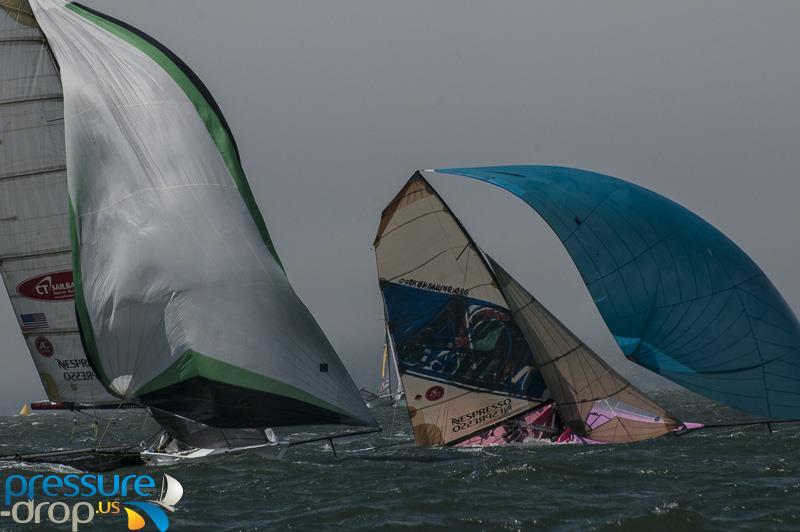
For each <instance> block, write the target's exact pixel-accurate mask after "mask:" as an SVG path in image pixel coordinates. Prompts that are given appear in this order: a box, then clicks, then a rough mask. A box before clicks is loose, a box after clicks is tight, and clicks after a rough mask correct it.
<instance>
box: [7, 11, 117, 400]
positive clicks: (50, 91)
mask: <svg viewBox="0 0 800 532" xmlns="http://www.w3.org/2000/svg"><path fill="white" fill-rule="evenodd" d="M63 117H64V104H63V96H62V90H61V80H60V78H59V73H58V70H57V67H56V64H55V62H54V60H53V57H52V55H51V51H50V49H49V47H48V45H47V42H46V41H45V39H44V36H43V35H42V32H41V31H40V29H39V26H38V25H37V23H36V20H35V19H34V17H33V13H32V12H31V9H30V6H29V5H28V2H27V1H26V0H0V274H2V278H3V281H4V283H5V286H6V288H7V290H8V294H9V296H10V297H11V304H12V306H13V308H14V312H15V314H16V315H17V319H18V320H19V326H20V328H21V330H22V334H23V336H24V337H25V341H26V342H27V344H28V348H29V350H30V353H31V356H32V357H33V361H34V364H35V365H36V369H37V371H38V373H39V377H40V378H41V381H42V384H43V385H44V389H45V392H46V394H47V398H48V399H49V400H50V401H52V402H53V403H68V404H70V405H73V406H74V405H81V406H90V405H101V404H108V403H114V404H117V403H119V402H120V401H119V399H118V398H116V397H114V396H112V395H110V394H108V393H107V392H106V390H105V388H104V387H103V385H102V384H101V383H100V381H99V380H98V378H97V375H96V374H95V372H94V370H93V369H92V367H91V366H90V364H89V362H88V360H87V359H86V354H85V353H84V349H83V346H82V345H81V337H80V334H79V330H78V322H77V319H76V316H75V304H74V286H73V278H72V277H73V275H72V258H71V252H70V238H69V230H68V229H69V219H68V209H67V171H66V154H65V151H64V121H63Z"/></svg>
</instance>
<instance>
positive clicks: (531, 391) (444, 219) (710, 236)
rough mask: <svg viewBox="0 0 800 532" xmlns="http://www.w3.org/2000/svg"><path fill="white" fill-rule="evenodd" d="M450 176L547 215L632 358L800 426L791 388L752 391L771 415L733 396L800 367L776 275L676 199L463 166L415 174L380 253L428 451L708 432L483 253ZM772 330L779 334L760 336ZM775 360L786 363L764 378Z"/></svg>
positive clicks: (618, 183)
mask: <svg viewBox="0 0 800 532" xmlns="http://www.w3.org/2000/svg"><path fill="white" fill-rule="evenodd" d="M437 172H438V173H442V174H455V175H462V176H466V177H472V178H476V179H482V180H485V181H487V182H489V183H492V184H495V185H498V186H501V187H503V188H506V189H507V190H509V191H511V192H512V193H514V194H515V195H517V196H519V197H521V198H522V199H523V200H525V201H526V202H527V203H528V204H529V205H531V206H532V207H534V208H535V209H536V210H537V212H538V213H539V214H540V215H541V216H542V217H543V218H544V219H545V221H547V222H548V223H549V224H550V225H551V227H553V228H554V230H556V233H557V235H558V236H559V238H561V240H562V242H564V244H565V246H567V248H568V251H569V252H570V254H571V256H572V258H573V260H575V262H576V265H577V266H578V269H579V271H580V273H581V275H582V276H583V278H584V281H585V282H586V284H587V286H588V287H589V289H590V292H591V294H592V297H593V300H594V301H595V303H596V304H597V305H598V308H599V309H600V310H601V314H602V315H603V317H604V319H605V320H606V323H607V324H608V325H609V328H610V329H611V330H612V333H613V334H614V335H615V338H617V341H618V343H619V345H620V346H621V347H622V348H623V351H624V352H625V353H626V354H627V355H628V356H629V358H630V359H631V360H633V361H638V362H639V363H642V361H646V362H647V363H646V364H642V365H645V367H648V368H649V369H653V370H654V371H657V372H659V373H661V374H663V375H665V376H667V377H670V375H672V377H670V378H673V380H675V381H676V382H679V383H680V384H683V385H684V386H686V387H688V388H690V389H694V390H695V391H697V392H698V393H701V394H704V395H706V396H707V397H710V398H712V399H716V400H720V401H723V402H726V403H727V404H729V405H731V406H736V407H739V408H741V409H743V410H745V411H748V412H751V413H755V414H762V415H768V416H770V419H775V418H776V417H779V416H778V415H776V414H777V412H778V409H779V408H781V410H780V414H781V415H782V417H783V418H784V419H785V418H793V419H797V417H796V415H795V412H794V411H793V410H791V409H786V407H787V401H788V399H787V398H788V396H787V395H783V394H781V395H778V394H777V392H779V391H780V392H782V393H788V392H790V391H791V390H792V386H793V385H789V383H788V381H787V382H778V381H777V380H776V379H774V378H772V379H771V380H772V382H771V387H772V389H771V390H768V391H769V392H771V393H764V390H765V388H763V387H761V388H759V387H757V386H756V387H753V388H752V389H741V388H740V390H741V391H740V392H739V393H738V394H736V395H738V396H741V395H742V394H748V395H749V396H750V398H751V399H757V398H759V395H760V396H761V397H763V399H764V401H765V402H767V403H768V404H770V403H771V404H770V406H769V408H767V409H766V410H764V409H762V408H758V406H759V402H758V401H756V402H755V403H754V404H750V403H749V402H742V401H739V400H737V399H736V397H735V396H734V394H732V393H731V392H732V390H733V388H732V387H731V386H730V384H732V383H733V382H734V381H739V382H740V385H741V386H747V385H748V382H747V380H745V379H743V377H746V375H747V374H748V372H751V371H752V370H753V369H756V368H757V370H758V371H761V372H763V373H764V380H762V381H761V383H762V384H763V383H767V382H770V380H769V378H768V377H767V375H768V374H769V370H768V369H767V368H768V366H769V365H771V364H775V367H780V368H784V367H785V365H786V364H788V365H791V364H794V363H795V357H796V356H797V349H796V347H795V346H797V345H798V344H797V338H798V336H797V332H796V331H797V328H796V324H797V321H796V319H795V318H794V316H793V314H792V313H791V311H790V310H789V309H788V306H787V305H786V304H785V302H783V300H782V299H781V298H780V296H779V294H778V293H777V290H775V289H774V287H772V285H771V283H769V281H768V280H767V279H766V277H765V276H764V274H763V272H761V271H760V270H758V268H757V267H756V266H755V264H754V263H752V261H751V260H750V259H749V257H747V256H746V255H745V254H744V253H743V252H741V250H739V249H738V247H736V246H735V244H733V243H732V242H730V241H729V240H728V239H727V238H725V237H724V236H722V235H721V233H719V232H718V231H717V230H716V229H714V228H713V227H711V226H710V225H708V224H707V223H706V222H704V221H702V220H701V219H700V218H699V217H697V216H696V215H694V214H692V213H690V212H689V211H687V210H686V209H684V208H683V207H680V206H678V205H677V204H675V203H673V202H671V201H669V200H667V199H666V198H663V197H662V196H658V195H657V194H655V193H653V192H650V191H646V190H645V189H642V188H641V187H636V186H635V185H631V184H630V183H627V182H624V181H622V180H617V179H615V178H611V177H608V176H601V175H599V174H594V173H591V172H583V171H579V170H573V169H563V168H553V167H500V168H478V169H475V168H468V169H447V170H436V171H426V172H416V173H415V174H414V176H412V178H411V180H410V181H409V182H408V183H407V184H406V186H405V187H404V188H403V189H402V190H401V191H400V193H399V194H398V195H397V196H396V197H395V198H394V200H393V201H392V202H391V203H390V204H389V206H388V207H387V208H386V209H385V210H384V212H383V215H382V218H381V224H380V228H379V230H378V236H377V238H376V242H375V250H376V255H377V257H378V272H379V277H380V284H381V291H382V294H383V297H384V301H385V303H386V308H387V309H388V311H389V326H390V331H391V333H392V335H393V337H394V340H395V343H396V345H398V360H399V363H400V370H401V375H402V378H403V380H404V382H405V384H406V390H408V397H409V416H410V419H411V423H412V426H413V427H414V431H415V439H416V441H417V444H419V445H455V446H459V445H504V444H508V443H519V442H526V441H530V440H535V439H544V440H549V441H553V442H557V443H622V442H632V441H640V440H646V439H651V438H655V437H659V436H664V435H667V434H685V433H687V432H689V431H693V430H698V429H701V428H704V425H702V424H699V423H685V422H681V421H679V420H677V419H676V418H675V416H673V415H671V414H669V412H667V411H666V410H665V409H663V408H662V407H660V406H659V405H657V404H656V403H655V402H654V401H653V400H652V399H650V398H649V397H647V396H646V395H645V394H644V393H643V392H641V391H640V390H637V389H636V388H635V387H634V386H633V385H631V383H629V382H628V381H627V380H625V379H624V378H623V377H622V376H621V375H619V374H618V373H616V372H615V371H614V370H613V369H612V368H611V367H609V366H608V365H607V364H606V363H605V362H604V361H603V360H602V358H601V357H599V356H598V355H597V354H596V353H594V352H592V351H591V349H590V348H589V347H588V346H586V345H585V344H584V343H583V342H582V341H581V340H580V339H579V338H577V336H575V335H574V334H573V333H572V332H571V331H569V329H568V328H567V327H566V326H564V325H563V324H562V323H561V322H560V321H559V320H558V319H557V318H556V317H555V316H554V315H553V314H552V313H550V312H549V311H548V310H547V309H546V308H545V307H544V306H543V305H542V304H541V303H540V302H539V301H537V300H536V299H535V298H534V297H533V296H532V295H531V294H530V293H529V292H528V291H527V290H526V289H525V288H524V287H523V286H522V285H521V284H520V283H518V282H517V281H516V280H515V279H514V278H513V277H512V276H511V275H510V274H509V273H508V272H507V271H506V270H505V269H503V268H502V267H501V266H500V265H499V264H498V263H497V262H496V261H495V260H494V259H492V258H491V257H488V256H486V255H485V254H484V253H483V252H482V251H480V250H479V249H478V248H477V246H476V245H475V243H474V242H473V241H472V239H471V238H470V237H469V235H468V234H467V232H466V230H465V229H464V227H463V226H462V225H461V224H460V222H459V221H458V219H457V218H456V217H455V215H454V214H453V213H452V211H450V209H449V208H448V207H447V206H446V205H445V203H444V201H443V200H442V199H441V197H439V195H438V194H437V193H436V192H435V191H434V190H433V188H432V187H431V185H430V183H429V181H428V178H430V177H431V176H432V175H434V174H435V173H437ZM584 231H586V232H584ZM626 231H627V233H626ZM631 235H638V236H639V237H640V238H641V240H640V241H636V240H635V238H633V237H631ZM627 238H631V239H632V241H631V242H627ZM676 242H680V244H681V246H683V247H682V248H680V247H677V246H676V245H675V244H676ZM615 245H616V247H615ZM631 250H634V252H632V251H631ZM668 250H671V251H672V252H673V255H670V254H669V253H668V252H667V251H668ZM696 250H699V252H698V251H696ZM625 251H628V253H629V255H628V257H627V258H628V260H627V261H625V260H623V258H624V257H621V256H620V255H621V254H623V253H624V252H625ZM680 253H684V255H683V256H681V255H680ZM676 257H677V258H676ZM692 262H694V264H692ZM703 263H705V265H704V266H703V267H701V266H702V264H703ZM590 267H591V268H593V269H590ZM620 272H624V275H620ZM710 273H714V274H715V275H714V276H712V275H709V274H710ZM615 274H616V275H615ZM734 276H735V277H734ZM678 287H681V288H683V292H680V291H678V292H677V293H676V292H675V291H674V290H675V289H676V288H678ZM667 288H668V289H669V290H667ZM689 288H691V290H690V289H689ZM739 290H741V291H743V292H744V293H743V294H741V295H740V296H739V297H738V298H736V299H735V301H737V302H739V301H741V302H742V303H740V305H741V306H740V307H738V308H733V309H726V308H725V307H726V305H730V303H731V300H732V297H731V294H729V293H728V294H726V293H725V292H726V291H728V292H730V291H739ZM748 294H749V295H748ZM636 296H639V299H638V300H637V299H636ZM745 302H746V303H745ZM634 303H638V305H639V306H638V307H636V305H635V304H634ZM747 303H749V305H748V304H747ZM632 307H634V308H632ZM742 307H744V310H743V311H742ZM632 310H636V311H638V312H631V311H632ZM742 316H747V318H748V319H747V320H743V319H741V318H742ZM762 321H763V322H766V323H769V324H771V327H766V326H763V325H757V326H756V327H753V326H752V324H753V323H756V324H759V323H761V322H762ZM637 327H638V329H637ZM772 327H780V331H778V330H776V329H774V328H772ZM637 333H638V334H639V336H638V338H639V340H636V336H635V334H637ZM740 333H745V334H744V335H743V334H740ZM737 342H743V343H737ZM759 342H760V343H762V345H761V346H758V344H759ZM756 346H758V347H756ZM725 348H727V350H726V349H725ZM759 353H770V354H771V355H772V356H771V357H770V358H767V359H763V358H762V359H760V362H761V363H760V364H757V365H755V368H754V367H753V363H752V356H754V355H758V354H759ZM748 354H749V355H750V357H751V359H750V360H748V359H747V358H746V357H747V355H748ZM669 357H671V358H669ZM677 360H679V361H680V362H681V364H680V365H677V364H676V363H675V362H676V361H677ZM655 361H657V363H656V362H655ZM668 362H670V363H669V364H668ZM731 373H732V374H733V375H730V374H731ZM676 374H677V375H676ZM678 376H680V378H678ZM786 377H787V378H789V379H791V378H792V373H791V370H790V371H788V372H787V374H786ZM520 383H525V384H524V385H522V386H521V385H520ZM690 384H694V386H691V385H690ZM779 385H780V386H783V388H782V389H780V390H778V389H776V388H777V387H778V386H779ZM794 389H795V390H796V387H795V388H794ZM723 391H724V392H725V393H722V392H723ZM795 393H796V392H795ZM523 400H524V401H527V402H523ZM766 422H767V421H764V420H757V421H754V422H753V423H766Z"/></svg>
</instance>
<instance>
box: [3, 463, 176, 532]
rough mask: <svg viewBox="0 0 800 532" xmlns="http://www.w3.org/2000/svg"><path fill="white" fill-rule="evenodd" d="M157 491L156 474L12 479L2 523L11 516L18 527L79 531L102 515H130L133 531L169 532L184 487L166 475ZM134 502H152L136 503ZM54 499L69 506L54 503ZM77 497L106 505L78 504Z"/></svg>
mask: <svg viewBox="0 0 800 532" xmlns="http://www.w3.org/2000/svg"><path fill="white" fill-rule="evenodd" d="M156 486H157V484H156V480H155V479H154V478H153V477H152V476H151V475H136V474H131V475H124V476H122V475H118V474H114V475H104V474H92V473H85V474H67V475H55V474H52V475H41V474H39V475H33V476H31V477H30V478H28V477H25V476H22V475H9V476H8V477H6V479H5V482H4V488H5V490H4V494H3V497H4V502H5V508H3V509H2V510H0V518H6V517H10V518H11V519H12V520H13V521H14V523H16V524H34V525H41V524H45V526H46V527H47V528H48V529H52V527H51V526H47V525H48V524H50V525H64V527H65V528H71V530H72V531H73V532H77V531H78V530H79V528H80V526H81V525H86V524H89V523H92V522H93V521H94V520H95V518H96V517H97V516H102V515H120V514H122V512H123V511H124V512H125V515H126V518H127V528H128V530H143V529H145V527H147V529H148V530H151V529H153V528H155V529H157V530H158V531H159V532H166V531H167V530H169V513H172V512H174V511H175V505H177V504H178V502H179V501H180V500H181V498H183V486H182V485H181V483H180V482H178V481H177V480H176V479H175V478H174V477H172V476H170V475H167V474H164V475H163V479H162V482H161V488H160V490H157V487H156ZM133 497H140V498H144V499H148V500H130V498H133ZM52 498H59V499H65V500H66V501H67V502H65V501H64V500H58V501H52V500H48V499H52ZM75 498H84V499H86V498H89V499H92V498H100V500H98V501H97V502H90V501H87V500H81V501H78V502H75V500H74V499H75ZM43 499H44V500H43ZM0 522H1V521H0ZM48 522H49V523H48Z"/></svg>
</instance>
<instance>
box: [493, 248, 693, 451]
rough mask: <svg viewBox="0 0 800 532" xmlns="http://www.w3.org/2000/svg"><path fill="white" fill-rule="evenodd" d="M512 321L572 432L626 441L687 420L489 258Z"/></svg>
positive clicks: (589, 437) (668, 429)
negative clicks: (630, 377) (605, 357)
mask: <svg viewBox="0 0 800 532" xmlns="http://www.w3.org/2000/svg"><path fill="white" fill-rule="evenodd" d="M489 261H490V264H491V266H492V270H493V271H494V273H495V275H496V277H497V281H498V283H499V285H500V289H501V290H502V292H503V295H505V296H506V299H507V300H508V302H509V305H510V307H511V312H512V313H513V315H514V320H515V321H516V322H517V324H518V325H519V326H520V328H521V329H522V333H523V334H524V335H525V339H526V340H527V341H528V345H530V346H531V351H532V352H533V358H534V361H535V362H536V366H537V368H538V370H539V371H540V372H541V373H542V377H543V378H544V381H545V382H546V383H547V385H548V387H549V388H550V391H551V392H552V394H553V400H554V401H555V404H556V407H557V408H558V413H559V414H560V415H561V420H562V422H563V423H564V425H565V427H566V430H567V433H566V434H563V435H562V436H561V437H560V438H559V439H560V440H567V439H568V437H572V436H573V435H574V438H576V439H586V440H588V441H591V442H600V443H628V442H634V441H640V440H648V439H651V438H657V437H659V436H663V435H665V434H667V433H669V432H672V431H674V430H675V429H678V428H681V427H682V426H683V425H682V423H680V422H679V421H678V420H676V419H675V418H674V417H672V416H671V415H670V414H669V413H667V411H666V410H664V409H663V408H662V407H660V406H659V405H657V404H656V403H655V402H654V401H653V400H652V399H650V398H649V397H647V396H646V395H645V394H644V393H642V392H641V391H639V390H637V389H636V388H635V387H634V386H633V385H632V384H631V383H630V382H628V381H627V380H626V379H625V378H624V377H622V375H620V374H619V373H617V372H616V371H614V370H613V369H612V368H611V366H609V365H608V364H607V363H606V362H605V361H604V360H603V359H602V358H600V357H599V356H598V355H597V354H596V353H594V351H592V350H591V349H590V348H589V347H588V346H587V345H586V344H584V343H583V342H582V341H581V340H580V339H579V338H578V337H577V336H575V334H573V333H572V331H570V330H569V329H568V328H567V327H566V326H565V325H564V324H563V323H561V322H560V321H559V320H558V318H556V317H555V316H553V314H551V313H550V311H548V310H547V309H546V308H545V307H544V306H543V305H542V304H541V303H540V302H539V301H537V300H536V299H535V298H534V297H533V296H532V295H531V294H530V293H528V291H527V290H525V288H523V287H522V285H520V284H519V283H518V282H517V281H516V280H515V279H514V278H513V277H511V275H509V274H508V272H506V271H505V270H504V269H503V268H502V267H501V266H500V265H499V264H497V262H495V261H494V260H492V259H491V258H490V259H489Z"/></svg>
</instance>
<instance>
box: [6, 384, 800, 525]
mask: <svg viewBox="0 0 800 532" xmlns="http://www.w3.org/2000/svg"><path fill="white" fill-rule="evenodd" d="M658 400H659V401H660V402H661V403H662V404H664V405H665V406H667V407H668V408H670V409H671V410H672V411H673V413H675V414H676V415H679V416H683V418H685V419H687V420H697V421H705V422H721V421H730V420H731V419H732V418H734V417H738V418H739V419H741V418H742V416H741V415H738V416H737V415H736V414H735V413H732V412H731V411H728V410H725V409H721V408H719V407H716V406H714V405H712V404H710V403H708V402H707V401H705V400H703V399H699V398H697V397H696V396H689V395H688V394H686V393H670V394H666V395H664V394H662V395H661V396H658ZM376 413H377V416H378V417H379V419H380V421H381V424H382V425H383V426H384V427H385V429H386V430H385V431H384V433H382V434H379V435H368V436H361V437H356V438H353V439H351V440H340V441H339V442H338V443H337V445H336V450H337V452H338V458H337V457H335V456H334V454H333V452H332V450H331V449H330V447H329V446H328V445H327V444H326V443H315V444H310V445H306V446H298V447H293V448H291V449H290V452H289V454H288V455H287V457H286V459H285V460H284V461H280V462H275V461H267V460H264V459H261V458H258V457H254V456H235V457H228V458H224V459H220V460H216V461H214V462H210V463H196V464H191V465H180V466H174V467H169V468H155V467H148V468H140V469H139V470H140V471H145V472H148V473H158V472H160V471H165V472H168V473H169V474H170V475H173V476H174V477H176V478H177V479H178V480H179V481H180V482H181V483H182V484H183V486H184V489H185V495H184V498H183V500H182V501H181V502H180V504H179V508H178V511H177V512H176V513H175V514H172V516H171V527H170V530H206V531H207V530H284V529H290V530H330V529H340V530H373V529H378V528H380V529H382V530H437V529H440V530H444V529H457V530H529V529H532V528H540V529H552V530H674V529H677V528H680V529H681V530H765V529H770V530H798V529H800V428H798V427H796V426H790V425H781V426H777V427H775V430H776V432H775V433H773V434H770V433H769V432H768V431H767V430H766V429H765V428H763V427H756V428H734V429H718V430H713V431H706V432H700V433H697V434H692V435H687V436H682V437H677V438H676V437H670V438H662V439H659V440H656V441H651V442H645V443H641V444H634V445H617V446H593V447H590V446H577V445H569V446H555V445H547V444H539V445H534V446H528V447H507V448H502V449H501V448H493V449H486V450H456V449H418V448H415V447H414V446H413V443H412V441H411V433H410V427H409V426H408V421H407V418H406V416H405V410H403V409H397V410H395V409H392V408H390V407H386V408H383V409H379V410H378V411H377V412H376ZM393 417H394V418H395V422H394V430H393V431H392V430H390V429H391V427H392V423H393V421H392V420H393ZM111 418H113V422H112V425H111V428H110V429H109V430H108V433H107V435H106V442H107V443H112V442H114V441H121V440H127V441H128V442H134V441H138V439H141V438H143V437H144V436H146V435H147V436H149V435H150V434H151V433H152V432H153V431H154V429H155V427H154V425H152V424H151V423H149V422H145V423H143V421H144V418H143V416H142V414H141V413H132V412H126V413H122V414H107V415H105V416H104V418H103V420H102V423H101V425H100V432H102V430H103V428H104V427H105V426H106V424H107V420H108V419H111ZM79 421H80V423H81V424H80V425H79V426H78V428H77V430H76V431H75V434H74V435H73V441H74V445H75V446H84V445H87V444H91V439H92V438H93V431H92V429H91V425H87V420H86V419H85V418H79ZM72 428H73V425H72V418H71V417H70V416H69V415H64V413H61V414H54V413H45V414H38V415H35V416H32V417H29V418H20V417H13V418H3V419H2V421H1V422H0V441H2V442H3V443H2V447H0V454H5V453H8V452H12V450H13V451H18V450H21V449H25V448H28V449H35V450H41V449H42V448H43V446H44V445H45V444H50V445H51V446H57V445H63V444H65V443H66V442H67V441H68V439H69V436H70V433H71V432H72ZM312 434H314V431H309V432H306V433H305V434H303V437H310V436H311V435H312ZM34 469H35V470H37V471H42V470H43V469H44V470H47V469H49V467H48V466H45V467H43V466H37V467H35V468H32V467H23V468H21V466H20V465H19V464H6V465H5V466H0V474H2V477H3V478H4V477H5V475H7V474H10V473H11V472H24V473H28V474H32V472H33V470H34ZM59 471H62V469H59ZM134 471H136V470H134ZM9 525H10V520H9V519H8V518H3V520H2V521H0V526H2V527H8V526H9ZM148 526H149V528H146V529H145V530H154V528H152V525H148ZM3 529H4V530H30V529H32V528H31V527H27V528H26V527H23V526H20V525H17V526H16V527H15V528H3ZM51 529H52V528H51ZM60 529H61V530H67V529H68V528H66V527H61V528H60ZM125 529H126V527H125V524H124V518H123V517H122V516H101V517H98V518H97V519H96V521H95V522H94V523H92V524H91V525H86V526H84V527H82V528H81V530H114V531H119V530H125Z"/></svg>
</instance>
